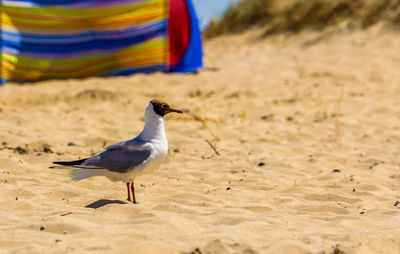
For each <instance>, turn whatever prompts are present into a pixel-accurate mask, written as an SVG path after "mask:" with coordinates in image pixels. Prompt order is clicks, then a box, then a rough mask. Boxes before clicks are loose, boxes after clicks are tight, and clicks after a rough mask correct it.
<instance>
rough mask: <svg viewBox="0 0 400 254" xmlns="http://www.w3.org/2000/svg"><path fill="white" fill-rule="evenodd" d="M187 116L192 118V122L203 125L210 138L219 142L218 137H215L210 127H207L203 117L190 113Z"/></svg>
mask: <svg viewBox="0 0 400 254" xmlns="http://www.w3.org/2000/svg"><path fill="white" fill-rule="evenodd" d="M189 114H190V115H191V116H192V117H193V118H194V120H196V121H199V122H201V123H202V124H203V127H204V129H206V130H207V131H208V132H209V133H210V134H211V136H213V137H214V138H215V139H216V140H217V141H219V137H218V136H217V135H215V133H214V132H213V131H212V130H211V129H210V127H208V121H207V120H206V119H204V117H202V116H199V115H197V114H194V113H191V112H189Z"/></svg>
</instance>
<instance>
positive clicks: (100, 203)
mask: <svg viewBox="0 0 400 254" xmlns="http://www.w3.org/2000/svg"><path fill="white" fill-rule="evenodd" d="M109 204H120V205H123V204H127V203H126V202H124V201H121V200H109V199H100V200H97V201H96V202H93V203H91V204H88V205H87V206H85V207H86V208H93V209H97V208H100V207H103V206H105V205H109Z"/></svg>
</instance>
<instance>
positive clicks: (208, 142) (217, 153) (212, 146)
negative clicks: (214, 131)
mask: <svg viewBox="0 0 400 254" xmlns="http://www.w3.org/2000/svg"><path fill="white" fill-rule="evenodd" d="M205 141H206V142H207V144H209V145H210V146H211V148H212V149H213V150H214V152H215V154H216V155H217V156H219V152H218V151H217V148H215V146H214V145H213V144H212V143H211V142H210V141H208V140H207V139H206V140H205Z"/></svg>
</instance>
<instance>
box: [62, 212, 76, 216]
mask: <svg viewBox="0 0 400 254" xmlns="http://www.w3.org/2000/svg"><path fill="white" fill-rule="evenodd" d="M70 214H73V212H66V213H63V214H60V216H67V215H70Z"/></svg>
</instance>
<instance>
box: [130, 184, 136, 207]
mask: <svg viewBox="0 0 400 254" xmlns="http://www.w3.org/2000/svg"><path fill="white" fill-rule="evenodd" d="M131 190H132V203H134V204H136V198H135V184H134V182H131Z"/></svg>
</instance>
